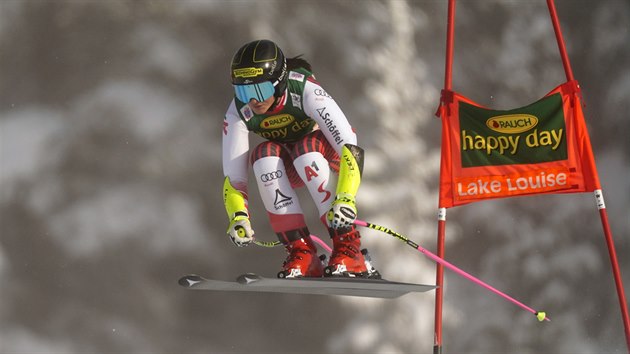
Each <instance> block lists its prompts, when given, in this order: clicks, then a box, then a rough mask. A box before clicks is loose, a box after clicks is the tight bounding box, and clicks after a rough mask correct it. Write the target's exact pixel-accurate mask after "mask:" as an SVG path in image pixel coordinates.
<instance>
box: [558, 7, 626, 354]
mask: <svg viewBox="0 0 630 354" xmlns="http://www.w3.org/2000/svg"><path fill="white" fill-rule="evenodd" d="M547 7H549V14H550V15H551V22H552V23H553V29H554V32H555V33H556V41H557V42H558V49H560V56H561V57H562V65H563V66H564V72H565V74H566V76H567V81H573V80H574V79H573V71H572V70H571V63H570V62H569V55H568V54H567V50H566V47H565V45H564V39H563V38H562V31H561V30H560V21H559V20H558V13H557V12H556V6H555V4H554V1H553V0H547ZM592 170H593V171H597V170H596V169H595V166H593V168H592ZM595 198H596V200H597V206H598V209H599V216H600V219H601V222H602V228H603V230H604V236H605V238H606V245H607V247H608V255H609V257H610V264H611V266H612V271H613V277H614V279H615V286H616V287H617V297H618V298H619V307H620V311H621V317H622V320H623V326H624V329H625V335H626V346H627V348H628V353H629V354H630V317H629V316H628V303H627V302H626V295H625V292H624V288H623V281H622V278H621V272H620V270H619V263H618V262H617V252H616V251H615V244H614V241H613V237H612V232H611V230H610V224H609V222H608V212H607V211H606V205H605V203H604V197H603V194H602V191H601V190H596V191H595Z"/></svg>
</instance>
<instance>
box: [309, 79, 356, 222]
mask: <svg viewBox="0 0 630 354" xmlns="http://www.w3.org/2000/svg"><path fill="white" fill-rule="evenodd" d="M304 111H305V112H306V114H308V115H309V116H310V117H312V118H313V119H314V120H315V121H316V122H317V124H318V125H319V127H320V129H321V130H322V132H323V133H324V136H325V137H326V139H327V140H328V141H329V142H330V144H331V145H332V146H333V147H334V148H335V150H336V151H337V153H338V154H339V157H340V166H339V180H338V182H337V189H336V196H335V200H334V201H333V203H332V205H331V208H330V211H329V212H328V214H327V216H326V218H327V220H328V225H329V226H330V227H332V228H335V229H339V228H347V227H350V226H352V224H353V223H354V221H355V220H356V217H357V208H356V202H355V197H356V194H357V191H358V189H359V185H360V184H361V174H362V172H363V149H361V148H360V147H359V146H357V137H356V134H355V133H354V131H353V130H352V127H351V126H350V123H349V122H348V119H347V118H346V116H345V114H344V113H343V111H342V110H341V108H339V106H338V105H337V103H336V102H335V100H334V99H333V98H332V97H331V96H330V95H329V94H328V93H326V91H325V90H324V89H323V88H322V87H321V86H320V85H319V84H317V83H316V82H313V81H307V82H306V85H305V86H304Z"/></svg>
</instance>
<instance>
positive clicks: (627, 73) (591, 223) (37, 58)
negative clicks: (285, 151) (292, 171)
mask: <svg viewBox="0 0 630 354" xmlns="http://www.w3.org/2000/svg"><path fill="white" fill-rule="evenodd" d="M556 4H557V9H558V14H559V17H560V21H561V25H562V30H563V34H564V36H565V40H566V42H567V43H566V44H567V49H568V52H569V57H570V59H571V63H572V66H573V71H574V75H575V77H576V79H577V80H579V82H580V83H581V85H582V88H583V93H584V98H585V103H586V117H587V121H588V122H587V123H588V127H589V130H590V134H591V140H592V144H593V150H594V153H595V157H596V162H597V167H598V171H599V175H600V178H601V181H602V184H603V187H604V194H605V197H606V205H607V207H608V213H609V217H610V224H611V228H612V231H613V235H614V237H615V242H616V246H617V252H618V255H619V262H620V267H621V270H622V275H623V279H624V283H625V284H626V290H628V289H629V288H628V286H629V285H628V284H630V256H629V255H630V232H629V231H630V218H629V214H628V212H629V210H630V178H629V177H630V173H629V172H630V156H629V151H630V140H629V139H628V132H629V131H630V129H629V128H630V126H629V123H628V122H629V119H628V112H629V111H630V99H629V98H630V96H629V95H630V94H629V93H630V67H629V66H628V63H630V45H629V43H630V2H628V1H627V0H601V1H589V0H557V1H556ZM446 11H447V2H446V0H426V1H414V0H407V1H405V0H392V1H385V0H383V1H377V0H354V1H352V0H347V1H333V0H319V1H308V0H296V1H289V0H287V1H274V0H251V1H246V0H240V1H228V0H181V1H175V0H152V1H149V0H123V1H119V0H108V1H96V0H67V1H65V0H59V1H52V0H50V1H47V0H2V1H0V233H1V237H0V284H1V286H0V352H2V353H86V352H90V353H105V352H118V353H126V352H152V353H193V352H204V353H244V352H251V353H263V352H274V353H279V352H293V353H300V352H303V353H306V352H311V353H312V352H317V353H341V352H344V353H429V352H431V351H432V347H433V304H434V292H428V293H421V294H410V295H406V296H404V297H401V298H399V299H397V300H379V299H363V298H353V297H343V298H342V297H332V296H315V295H313V296H308V295H307V296H299V295H283V294H254V293H252V294H244V293H212V292H192V291H186V290H185V289H182V288H181V287H179V286H178V285H177V279H178V278H179V277H180V276H182V275H184V274H188V273H197V274H202V275H205V276H207V277H211V278H215V279H223V280H231V279H234V278H236V276H238V275H239V274H241V273H245V272H256V273H259V274H263V275H267V276H273V275H274V274H275V273H276V272H277V271H278V270H279V267H280V265H281V263H282V261H283V260H284V258H285V254H284V251H283V250H282V249H280V248H274V249H264V248H260V247H254V246H251V247H248V248H245V249H239V248H236V247H234V246H233V245H232V244H231V242H230V241H229V240H228V237H227V236H226V235H225V229H226V227H227V218H226V215H225V212H224V210H223V205H222V197H221V195H220V190H221V184H222V177H223V176H222V170H221V145H220V144H221V134H222V119H223V115H224V113H225V110H226V109H227V107H228V104H229V102H230V100H231V98H232V94H233V93H232V88H231V85H230V82H229V69H228V68H229V63H230V59H231V56H232V54H233V53H234V52H235V51H236V49H238V48H239V47H240V46H241V45H242V44H244V43H245V42H247V41H250V40H253V39H258V38H269V39H272V40H274V41H276V42H277V43H278V44H279V45H280V46H281V48H283V50H284V52H285V54H287V55H289V56H294V55H298V54H303V55H304V57H305V58H306V59H308V60H309V61H310V62H311V64H312V65H313V68H314V71H315V73H316V75H317V78H318V80H319V81H320V82H321V84H322V85H323V86H324V87H325V88H326V90H327V91H328V92H329V93H330V94H331V95H332V96H333V97H335V99H336V101H337V102H338V103H339V105H340V106H341V107H342V109H343V110H344V111H345V113H346V115H347V116H348V118H349V119H350V121H351V123H352V124H353V126H354V128H355V129H356V131H357V134H358V136H359V144H360V145H361V146H362V147H364V148H365V150H366V166H365V171H364V181H363V184H362V186H361V190H360V193H359V197H358V203H359V213H360V217H361V218H362V219H364V220H368V221H371V222H374V223H378V224H383V225H386V226H389V227H391V228H392V229H394V230H397V231H399V232H401V233H403V234H405V235H408V236H409V237H410V238H411V239H413V240H415V241H416V242H418V243H420V244H421V245H423V246H424V247H425V248H427V249H429V250H433V251H434V250H435V247H436V245H435V244H436V235H437V222H436V220H437V218H436V215H437V199H438V198H437V187H438V174H439V150H440V131H441V126H440V120H439V119H437V118H436V117H435V116H434V112H435V110H436V108H437V106H438V103H439V95H440V90H441V88H442V86H443V77H444V51H445V36H446ZM564 80H565V75H564V71H563V68H562V63H561V61H560V56H559V54H558V49H557V46H556V42H555V37H554V35H553V29H552V26H551V22H550V18H549V15H548V12H547V7H546V4H545V1H543V0H521V1H508V0H501V1H499V0H485V1H470V0H469V1H460V2H459V4H458V7H457V18H456V42H455V62H454V73H453V88H454V89H455V90H457V91H459V92H461V93H463V94H464V95H466V96H468V97H470V98H472V99H473V100H475V101H477V102H478V103H480V104H483V105H486V106H489V107H492V108H495V109H511V108H516V107H520V106H524V105H527V104H530V103H532V102H534V101H535V100H537V99H539V98H541V97H542V96H544V95H545V94H546V93H547V92H548V91H550V90H552V89H553V88H554V87H555V86H557V85H558V84H561V83H562V82H564ZM253 140H255V139H254V138H253ZM253 143H255V141H254V142H253ZM253 143H252V144H253ZM300 193H301V195H302V196H303V197H304V198H303V200H302V205H303V207H304V208H305V209H306V210H307V212H308V213H309V216H308V218H309V221H310V223H311V229H312V231H314V233H315V234H318V235H320V236H324V231H323V228H322V227H321V226H320V225H319V223H318V220H317V216H316V212H315V209H314V207H313V206H312V204H311V203H310V201H309V198H308V195H307V193H306V192H305V191H301V192H300ZM250 196H251V200H250V208H251V211H252V216H253V223H254V228H255V230H256V232H257V235H258V236H259V237H260V238H261V239H265V240H274V239H275V236H274V235H273V234H272V232H271V229H270V227H269V226H268V225H267V220H266V215H265V212H264V208H263V207H262V204H261V202H260V199H259V197H258V195H257V191H256V187H255V184H254V183H250ZM363 240H364V245H366V246H367V247H368V248H369V249H370V251H371V254H372V257H373V258H374V261H375V263H376V265H377V268H379V270H380V271H381V273H382V274H384V276H385V277H386V278H388V279H390V280H398V281H409V282H416V283H426V284H434V283H435V275H434V272H435V270H434V269H435V265H434V264H433V263H432V262H431V261H430V260H428V259H427V258H425V257H423V256H422V254H420V253H418V252H414V251H413V250H411V249H409V248H408V247H406V246H405V245H404V244H402V243H400V242H398V241H396V240H395V239H393V238H391V237H389V236H386V235H384V234H381V233H377V232H374V231H371V230H365V231H363ZM446 241H447V244H446V258H447V259H448V260H449V261H450V262H452V263H454V264H456V265H457V266H459V267H461V268H462V269H464V270H466V271H467V272H469V273H471V274H473V275H475V276H477V277H479V278H481V279H482V280H484V281H486V282H488V283H489V284H491V285H493V286H495V287H496V288H498V289H501V290H502V291H504V292H506V293H508V294H510V295H512V296H514V297H515V298H517V299H519V300H520V301H522V302H524V303H526V304H528V305H530V306H531V307H534V308H536V309H542V310H545V311H547V313H548V315H549V317H551V318H552V322H548V323H542V324H541V323H539V322H538V321H536V320H535V319H534V318H533V317H532V316H531V314H529V313H527V312H525V311H522V310H520V309H519V308H517V307H516V306H513V305H512V304H510V303H508V302H505V301H503V300H502V299H501V298H499V297H497V296H496V295H493V294H491V293H489V292H487V291H486V290H484V289H482V288H480V287H477V286H476V285H474V284H472V283H470V282H468V281H466V280H464V279H463V278H460V277H458V276H457V275H455V274H454V273H451V272H449V271H446V272H445V279H446V285H445V298H444V300H445V308H444V337H443V340H444V352H445V353H491V352H500V353H625V352H626V350H627V349H626V347H625V339H624V334H623V326H622V321H621V315H620V313H619V306H618V305H619V304H618V300H617V295H616V292H615V286H614V281H613V277H612V274H611V267H610V262H609V258H608V253H607V249H606V243H605V241H604V237H603V232H602V227H601V223H600V219H599V215H598V213H597V209H596V205H595V201H594V200H593V196H592V195H591V194H590V193H589V194H574V195H563V196H538V197H522V198H515V199H505V200H498V201H487V202H481V203H476V204H471V205H468V206H464V207H460V208H454V209H449V211H448V224H447V229H446ZM626 292H628V291H626Z"/></svg>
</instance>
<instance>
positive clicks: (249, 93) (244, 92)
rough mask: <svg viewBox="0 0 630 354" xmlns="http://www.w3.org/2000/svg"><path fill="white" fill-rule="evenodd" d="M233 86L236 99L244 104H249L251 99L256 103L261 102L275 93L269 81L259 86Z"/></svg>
mask: <svg viewBox="0 0 630 354" xmlns="http://www.w3.org/2000/svg"><path fill="white" fill-rule="evenodd" d="M233 86H234V92H235V94H236V98H238V100H239V101H241V102H244V103H247V102H249V101H250V100H251V99H252V98H253V99H255V100H256V101H258V102H262V101H264V100H266V99H268V98H269V97H271V96H273V94H274V92H275V91H276V89H275V88H274V87H273V84H272V83H271V81H265V82H261V83H259V84H251V85H233Z"/></svg>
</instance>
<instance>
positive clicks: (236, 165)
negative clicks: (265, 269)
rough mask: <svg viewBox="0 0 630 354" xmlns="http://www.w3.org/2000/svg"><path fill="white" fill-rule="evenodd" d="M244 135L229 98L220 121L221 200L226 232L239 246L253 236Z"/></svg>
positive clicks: (247, 242) (246, 148)
mask: <svg viewBox="0 0 630 354" xmlns="http://www.w3.org/2000/svg"><path fill="white" fill-rule="evenodd" d="M248 134H249V132H248V130H247V127H246V126H245V123H243V121H241V119H240V118H239V116H238V113H237V112H236V106H235V105H234V101H232V103H231V104H230V107H229V108H228V111H227V113H226V114H225V119H224V121H223V174H224V176H225V179H224V181H223V203H224V206H225V210H226V212H227V215H228V218H229V220H230V225H229V227H228V230H227V233H228V235H229V236H230V239H231V240H232V242H234V244H236V245H237V246H239V247H241V246H247V245H248V244H249V243H251V242H252V240H253V236H254V230H252V227H251V223H250V221H249V212H248V208H247V173H248V166H249V165H248V158H249V139H248Z"/></svg>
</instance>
